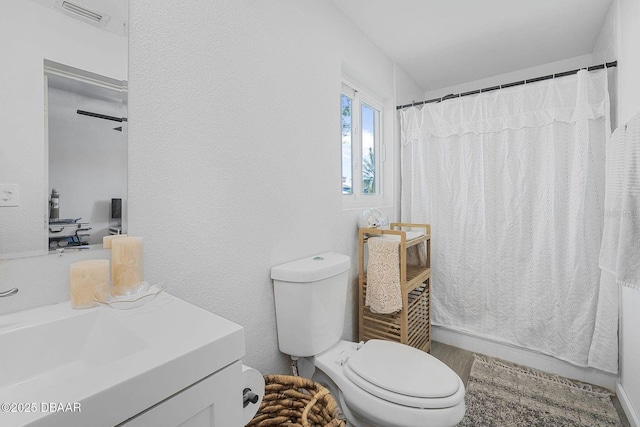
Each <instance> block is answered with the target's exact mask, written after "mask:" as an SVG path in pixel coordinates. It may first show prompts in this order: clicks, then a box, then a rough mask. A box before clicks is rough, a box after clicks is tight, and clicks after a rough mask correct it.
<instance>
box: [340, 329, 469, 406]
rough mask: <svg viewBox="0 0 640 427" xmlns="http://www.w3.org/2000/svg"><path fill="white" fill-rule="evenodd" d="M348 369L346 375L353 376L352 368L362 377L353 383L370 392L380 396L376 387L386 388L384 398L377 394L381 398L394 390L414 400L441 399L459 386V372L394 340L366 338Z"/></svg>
mask: <svg viewBox="0 0 640 427" xmlns="http://www.w3.org/2000/svg"><path fill="white" fill-rule="evenodd" d="M345 368H347V369H345V374H346V375H347V376H348V377H350V376H351V377H353V375H350V373H349V371H351V372H353V373H355V374H356V375H357V376H358V377H360V378H359V379H356V381H354V382H356V383H357V384H358V385H359V386H360V387H362V388H364V389H365V390H367V391H368V392H370V393H371V394H374V395H379V394H380V393H378V392H377V391H376V389H377V388H381V389H383V390H382V391H381V393H383V394H384V395H385V397H383V396H380V395H379V396H378V397H382V398H387V397H388V396H389V394H390V393H388V392H392V393H396V394H400V395H404V396H408V397H412V398H414V399H410V400H412V401H413V400H415V398H418V399H438V398H445V397H448V396H451V395H453V394H454V393H456V392H457V391H458V388H459V387H460V382H459V378H458V375H456V373H455V372H453V371H452V370H451V369H450V368H449V367H448V366H447V365H445V364H444V363H442V362H441V361H439V360H438V359H436V358H435V357H433V356H431V355H430V354H428V353H425V352H423V351H421V350H418V349H415V348H413V347H409V346H407V345H404V344H399V343H397V342H391V341H382V340H369V341H367V342H366V343H365V344H364V345H363V346H362V347H361V348H360V349H359V350H358V351H357V352H356V353H355V354H354V355H353V356H351V357H350V358H349V360H348V362H347V363H346V365H345ZM360 379H361V380H364V381H361V380H360ZM367 383H368V384H370V385H372V386H373V387H368V386H367ZM385 391H386V392H385ZM399 398H400V400H401V401H402V400H403V399H402V398H401V397H400V396H399ZM394 400H395V399H394ZM398 403H401V402H400V401H399V402H398Z"/></svg>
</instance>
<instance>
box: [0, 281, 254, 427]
mask: <svg viewBox="0 0 640 427" xmlns="http://www.w3.org/2000/svg"><path fill="white" fill-rule="evenodd" d="M243 355H244V336H243V331H242V328H241V327H240V326H238V325H236V324H234V323H232V322H229V321H227V320H225V319H223V318H221V317H219V316H216V315H214V314H211V313H209V312H207V311H205V310H202V309H200V308H198V307H195V306H193V305H191V304H188V303H186V302H184V301H182V300H180V299H178V298H175V297H173V296H171V295H169V294H166V293H164V294H160V295H159V296H158V297H157V298H155V299H154V300H153V301H151V302H150V303H148V304H147V305H145V306H142V307H139V308H136V309H133V310H116V309H113V308H110V307H96V308H92V309H87V310H73V309H71V307H70V303H69V302H66V303H62V304H56V305H52V306H46V307H41V308H38V309H35V310H28V311H23V312H19V313H14V314H10V315H5V316H0V403H4V402H8V403H16V404H17V405H18V404H21V405H24V404H30V405H34V406H31V408H32V409H34V408H35V409H36V410H35V411H31V412H24V408H23V410H22V411H19V412H4V409H5V408H4V407H3V411H2V412H0V425H2V426H23V425H27V424H28V425H29V426H47V427H55V426H64V427H72V426H88V425H91V426H105V427H106V426H114V425H117V424H119V423H122V422H124V421H126V420H127V419H129V418H131V417H133V416H135V415H136V414H138V413H140V412H142V411H144V410H145V409H147V408H149V407H151V406H152V405H154V404H156V403H157V402H160V401H162V400H163V399H166V398H168V397H170V396H171V395H173V394H175V393H176V392H178V391H180V390H183V389H184V388H186V387H188V386H189V385H191V384H193V383H194V382H196V381H198V380H200V379H201V378H204V377H206V376H207V375H210V374H212V373H214V372H216V371H217V370H219V369H221V368H223V367H225V366H227V365H228V364H230V363H232V362H234V361H236V360H239V359H240V358H241V357H242V356H243ZM51 403H56V404H61V405H64V406H67V408H73V407H74V405H75V407H76V408H80V411H79V412H78V411H68V412H52V411H51V410H50V406H48V405H49V404H51ZM43 404H44V406H43ZM68 404H69V405H68ZM14 409H15V410H16V411H17V410H18V409H19V407H18V406H16V407H15V408H14Z"/></svg>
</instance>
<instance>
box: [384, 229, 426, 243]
mask: <svg viewBox="0 0 640 427" xmlns="http://www.w3.org/2000/svg"><path fill="white" fill-rule="evenodd" d="M422 236H424V231H407V232H406V233H405V237H406V239H407V241H409V240H413V239H417V238H418V237H422ZM381 237H382V238H384V239H390V240H400V235H398V234H383V235H382V236H381Z"/></svg>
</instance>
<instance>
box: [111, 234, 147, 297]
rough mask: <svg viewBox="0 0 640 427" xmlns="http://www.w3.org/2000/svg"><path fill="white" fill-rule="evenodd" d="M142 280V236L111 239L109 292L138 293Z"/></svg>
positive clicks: (121, 293)
mask: <svg viewBox="0 0 640 427" xmlns="http://www.w3.org/2000/svg"><path fill="white" fill-rule="evenodd" d="M143 281H144V279H143V274H142V238H141V237H120V238H118V239H113V240H111V282H112V289H111V294H112V295H116V296H117V295H131V294H135V293H138V292H139V291H140V287H141V283H142V282H143Z"/></svg>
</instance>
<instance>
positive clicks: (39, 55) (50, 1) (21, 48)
mask: <svg viewBox="0 0 640 427" xmlns="http://www.w3.org/2000/svg"><path fill="white" fill-rule="evenodd" d="M63 3H75V4H77V5H80V6H82V7H84V8H86V9H88V10H91V11H96V12H98V13H97V16H94V15H91V14H89V15H88V16H91V17H92V18H91V19H89V18H87V16H82V15H78V14H74V13H73V12H71V11H70V10H68V9H64V8H62V7H61V5H62V4H63ZM127 19H128V0H72V1H71V2H62V1H58V0H5V1H3V11H2V13H0V39H1V40H3V43H0V57H2V58H10V62H9V63H8V64H7V67H3V70H2V74H3V76H2V77H3V78H2V79H0V93H2V98H0V116H1V117H5V118H7V120H8V122H7V123H6V124H5V125H3V126H0V191H2V189H3V188H8V189H9V190H11V191H12V202H13V203H11V205H10V206H3V205H2V203H0V259H3V258H4V259H6V258H17V257H23V256H33V255H43V254H46V253H47V252H48V248H49V233H50V231H49V215H50V212H49V199H50V195H51V190H52V185H58V186H60V187H61V188H57V189H58V190H59V191H60V197H59V203H60V205H59V209H60V212H59V218H61V219H76V218H82V219H81V221H83V222H84V221H86V222H88V223H89V226H90V227H91V228H92V230H91V232H90V236H83V237H85V238H86V239H87V240H86V241H87V242H88V243H93V242H95V241H96V240H98V238H99V237H98V236H99V235H101V234H105V233H108V232H109V228H110V227H111V226H117V225H119V223H118V221H120V220H119V219H117V218H111V217H110V212H111V206H110V204H111V199H117V198H119V199H121V203H122V215H121V216H122V221H126V206H127V203H126V170H125V171H124V172H125V175H124V183H125V184H122V182H123V181H122V179H120V178H116V174H121V173H122V162H121V161H120V162H118V167H119V168H120V169H121V170H120V171H118V172H116V171H115V170H111V169H110V170H109V171H107V170H106V169H103V171H102V181H108V182H109V183H116V182H118V183H119V184H117V185H118V186H119V189H118V190H116V189H115V188H111V189H109V190H100V191H101V194H100V195H99V196H98V195H92V196H91V197H92V198H91V199H88V200H87V201H86V202H80V201H79V200H80V195H81V194H85V196H86V195H87V194H91V193H95V192H97V186H96V185H94V184H92V183H91V182H90V181H89V177H90V174H91V173H93V172H94V171H95V169H97V168H99V167H102V166H105V167H106V166H107V164H110V165H112V166H113V164H114V160H113V159H112V158H110V157H109V155H111V154H112V153H111V152H109V153H107V152H105V150H106V149H107V148H106V144H103V145H101V146H99V147H95V145H96V144H94V143H97V141H98V140H99V139H101V138H102V137H94V136H91V137H89V136H88V135H87V136H85V137H84V139H83V140H84V142H83V144H82V145H80V146H76V147H75V148H71V146H70V145H69V144H71V142H70V140H68V139H67V136H73V135H75V134H77V135H78V136H79V135H80V134H81V133H82V134H84V133H83V132H84V131H82V132H81V131H80V130H76V129H73V130H63V129H59V130H56V129H54V128H55V127H56V125H53V124H51V129H49V130H50V131H51V132H53V133H54V134H55V133H56V132H59V133H61V134H62V136H63V138H65V142H64V143H63V145H64V144H68V146H66V147H60V150H58V147H55V148H51V149H50V148H49V145H48V143H47V141H46V138H47V127H48V124H49V123H48V120H45V111H44V109H43V107H44V106H45V105H46V104H47V99H46V96H47V95H48V92H49V90H48V89H47V88H46V86H47V80H48V78H49V77H50V76H48V77H47V79H45V84H43V77H44V76H43V67H44V65H45V63H46V62H47V61H51V63H53V62H55V63H57V64H65V65H66V66H67V67H69V68H68V69H69V70H72V69H76V70H84V71H82V72H80V71H78V73H79V74H83V75H89V76H91V75H99V76H106V81H120V82H122V81H126V80H127V68H128V60H127V57H128V46H127V45H128V41H127V33H128V31H127V26H128V24H127ZM71 67H72V68H71ZM58 77H60V76H56V77H55V78H53V80H57V78H58ZM85 83H86V82H85ZM94 83H95V82H94ZM60 86H63V87H60ZM72 86H73V89H72V90H76V89H79V88H80V87H81V86H82V85H80V83H74V85H72ZM93 86H96V85H95V84H93ZM98 86H99V87H100V85H98ZM52 88H53V89H52V90H53V91H55V92H57V93H55V94H54V93H51V94H50V95H51V96H52V97H53V98H56V97H57V96H58V95H60V97H59V98H58V99H57V100H56V102H60V103H61V104H62V105H65V106H67V107H69V108H76V110H78V109H82V108H83V107H77V106H76V107H72V105H71V104H74V105H75V104H79V103H82V102H86V103H87V104H89V105H91V107H92V108H94V106H95V109H97V108H98V107H97V105H94V104H93V103H94V102H98V101H99V98H100V97H102V98H104V94H101V95H97V98H98V99H95V97H94V99H93V100H92V101H90V99H92V98H91V96H89V95H87V94H86V93H84V94H83V93H81V94H74V95H73V96H71V95H69V94H67V95H69V96H67V97H66V98H65V97H64V95H63V94H64V92H65V91H67V89H68V88H65V87H64V84H63V83H62V82H59V81H54V82H53V85H52ZM80 90H86V88H84V89H80ZM122 94H123V95H125V97H126V92H122ZM125 99H126V98H125ZM103 101H104V100H103ZM125 105H126V102H125ZM87 109H88V108H87ZM97 112H99V111H97ZM49 113H51V114H58V113H56V112H54V111H49ZM107 115H109V114H107ZM113 115H114V116H116V117H120V118H122V117H126V116H127V114H126V111H124V112H121V113H119V114H115V113H114V114H113ZM81 119H82V120H91V121H96V123H92V124H91V125H90V126H92V127H100V126H106V125H107V121H106V120H102V119H98V118H95V117H91V116H82V115H78V114H77V112H76V113H75V115H74V117H73V119H72V118H69V119H68V120H69V121H71V120H73V121H76V120H78V121H79V120H81ZM65 120H66V119H65ZM98 122H99V123H98ZM102 122H104V123H102ZM111 124H112V123H109V125H108V126H110V125H111ZM113 124H115V126H111V127H110V128H107V130H108V131H109V132H106V131H105V132H103V134H106V133H110V134H118V136H119V137H120V138H122V139H121V141H124V143H125V144H126V123H124V127H123V130H124V132H119V131H115V130H113V128H114V127H117V126H120V125H122V123H119V122H113ZM74 126H75V125H74ZM65 135H66V136H65ZM110 136H111V135H110ZM92 146H94V149H99V150H103V151H98V152H97V153H95V155H94V156H93V157H87V156H88V154H87V153H85V150H88V149H89V148H90V147H92ZM65 150H66V151H65ZM49 154H51V155H52V156H53V157H56V158H57V159H58V160H60V161H66V162H67V163H66V164H56V165H54V164H53V163H52V166H51V167H49ZM81 156H85V157H81ZM89 158H91V159H93V160H89ZM52 161H53V159H52ZM124 163H125V164H126V158H125V160H124ZM50 169H51V170H50ZM72 170H73V171H75V172H77V173H76V175H75V177H74V178H64V177H62V176H55V175H50V172H51V173H52V174H56V173H58V174H62V173H63V171H72ZM118 176H120V175H118ZM64 179H67V180H68V181H71V182H76V183H79V184H83V185H84V186H81V187H76V188H72V187H69V189H65V188H63V186H64V187H66V186H67V183H65V182H64ZM50 180H51V181H53V182H52V183H51V184H52V185H50V183H49V181H50ZM56 181H57V182H59V183H56ZM114 187H115V184H114ZM72 195H77V196H78V197H77V198H72ZM98 197H100V199H99V201H98ZM54 199H55V197H54ZM79 205H83V206H85V207H83V208H82V209H81V208H80V207H79ZM68 209H71V210H68ZM80 210H82V211H81V212H80ZM76 211H78V213H76ZM105 212H106V213H105ZM98 213H99V214H98ZM96 214H98V216H95V215H96ZM88 239H92V240H88Z"/></svg>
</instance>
